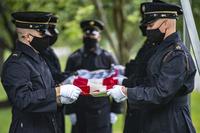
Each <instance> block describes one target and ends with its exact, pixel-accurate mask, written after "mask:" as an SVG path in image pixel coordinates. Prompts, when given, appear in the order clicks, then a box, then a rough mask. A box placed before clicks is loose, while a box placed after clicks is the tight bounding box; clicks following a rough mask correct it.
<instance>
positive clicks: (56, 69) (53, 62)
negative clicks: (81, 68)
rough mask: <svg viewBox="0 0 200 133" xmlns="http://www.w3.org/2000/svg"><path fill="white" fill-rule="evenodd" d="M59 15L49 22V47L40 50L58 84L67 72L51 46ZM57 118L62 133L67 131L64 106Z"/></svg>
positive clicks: (55, 34) (56, 36)
mask: <svg viewBox="0 0 200 133" xmlns="http://www.w3.org/2000/svg"><path fill="white" fill-rule="evenodd" d="M57 19H58V18H57V17H56V16H53V17H51V20H50V22H49V29H48V30H49V32H50V33H51V35H52V36H51V41H50V42H49V45H47V46H48V47H47V48H46V49H44V50H42V51H41V52H40V55H41V56H42V58H43V59H44V60H45V62H46V63H47V65H48V67H49V69H50V71H51V74H52V77H53V80H54V82H55V84H56V85H58V84H60V83H61V82H62V81H64V80H65V79H66V76H67V75H66V74H64V73H62V72H61V67H60V63H59V59H58V57H57V55H56V54H55V52H54V50H53V49H52V48H51V46H52V45H53V44H55V42H56V41H57V38H58V30H57V29H56V23H57ZM56 120H57V123H58V127H59V129H60V130H61V131H62V133H64V132H65V123H64V121H65V119H64V112H63V106H61V107H59V108H58V113H57V114H56Z"/></svg>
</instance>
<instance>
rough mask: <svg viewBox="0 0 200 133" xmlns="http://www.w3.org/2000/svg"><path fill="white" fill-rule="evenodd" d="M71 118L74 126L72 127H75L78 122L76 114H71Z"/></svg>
mask: <svg viewBox="0 0 200 133" xmlns="http://www.w3.org/2000/svg"><path fill="white" fill-rule="evenodd" d="M69 118H70V121H71V124H72V125H75V124H76V122H77V117H76V114H75V113H72V114H70V115H69Z"/></svg>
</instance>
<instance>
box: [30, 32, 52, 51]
mask: <svg viewBox="0 0 200 133" xmlns="http://www.w3.org/2000/svg"><path fill="white" fill-rule="evenodd" d="M50 40H51V36H48V35H46V36H44V37H42V38H40V37H36V36H33V40H32V41H31V42H30V45H31V46H32V47H33V48H34V49H35V50H37V51H39V52H42V51H44V50H45V49H47V48H48V47H49V45H50Z"/></svg>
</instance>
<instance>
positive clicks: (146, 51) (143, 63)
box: [123, 40, 158, 133]
mask: <svg viewBox="0 0 200 133" xmlns="http://www.w3.org/2000/svg"><path fill="white" fill-rule="evenodd" d="M157 47H158V46H157V45H152V44H150V43H148V41H147V40H146V41H145V42H144V45H143V46H142V47H141V48H140V50H139V52H138V53H137V56H136V57H135V59H132V60H130V62H128V63H127V64H126V66H125V76H126V77H128V78H127V79H125V80H124V81H123V85H124V86H126V87H135V86H137V85H140V84H145V83H146V82H148V78H147V72H146V68H147V64H148V61H149V59H150V58H151V57H152V55H153V54H154V53H155V52H156V49H157ZM139 120H141V111H140V110H139V109H131V108H130V107H129V104H127V112H126V118H125V123H124V133H138V132H139V126H140V124H139V123H140V122H139ZM133 125H134V126H133Z"/></svg>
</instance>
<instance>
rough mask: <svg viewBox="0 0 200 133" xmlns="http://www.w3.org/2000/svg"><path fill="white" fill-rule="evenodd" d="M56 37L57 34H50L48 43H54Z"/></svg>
mask: <svg viewBox="0 0 200 133" xmlns="http://www.w3.org/2000/svg"><path fill="white" fill-rule="evenodd" d="M57 39H58V35H57V34H55V35H52V36H50V40H49V45H50V46H52V45H53V44H55V42H56V41H57Z"/></svg>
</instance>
